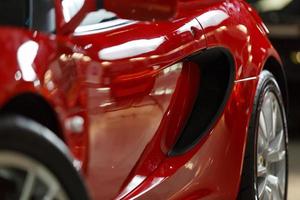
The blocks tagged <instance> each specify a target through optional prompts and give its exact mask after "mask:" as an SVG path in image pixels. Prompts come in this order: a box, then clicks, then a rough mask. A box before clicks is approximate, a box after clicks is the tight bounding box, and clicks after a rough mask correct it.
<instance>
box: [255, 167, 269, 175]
mask: <svg viewBox="0 0 300 200" xmlns="http://www.w3.org/2000/svg"><path fill="white" fill-rule="evenodd" d="M266 175H267V168H266V167H264V166H262V165H259V166H258V167H257V177H265V176H266Z"/></svg>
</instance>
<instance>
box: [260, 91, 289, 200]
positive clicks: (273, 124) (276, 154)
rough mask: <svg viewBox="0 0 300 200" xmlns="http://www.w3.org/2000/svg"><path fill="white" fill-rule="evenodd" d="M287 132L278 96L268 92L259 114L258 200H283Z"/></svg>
mask: <svg viewBox="0 0 300 200" xmlns="http://www.w3.org/2000/svg"><path fill="white" fill-rule="evenodd" d="M285 137H286V129H285V126H284V116H283V115H282V110H281V107H280V104H279V102H278V99H277V97H276V95H275V94H274V93H272V92H267V93H266V94H265V96H264V100H263V103H262V107H261V110H260V113H259V127H258V132H257V141H256V145H257V146H256V148H257V149H256V158H257V161H256V162H257V163H256V166H257V167H256V180H257V183H256V184H257V188H258V190H257V192H258V199H259V200H282V199H283V198H284V196H285V192H286V191H285V184H286V159H285V156H286V145H285V142H286V140H285Z"/></svg>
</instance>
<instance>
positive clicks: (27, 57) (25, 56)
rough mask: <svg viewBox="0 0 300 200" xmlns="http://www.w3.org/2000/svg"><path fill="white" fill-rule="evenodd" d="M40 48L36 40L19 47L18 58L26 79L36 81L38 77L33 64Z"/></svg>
mask: <svg viewBox="0 0 300 200" xmlns="http://www.w3.org/2000/svg"><path fill="white" fill-rule="evenodd" d="M38 49H39V45H38V43H36V42H34V41H27V42H25V43H24V44H22V45H21V46H20V47H19V49H18V52H17V58H18V63H19V66H20V70H21V72H22V77H23V79H24V81H34V80H35V79H36V73H35V71H34V69H33V66H32V64H33V61H34V59H35V57H36V55H37V52H38Z"/></svg>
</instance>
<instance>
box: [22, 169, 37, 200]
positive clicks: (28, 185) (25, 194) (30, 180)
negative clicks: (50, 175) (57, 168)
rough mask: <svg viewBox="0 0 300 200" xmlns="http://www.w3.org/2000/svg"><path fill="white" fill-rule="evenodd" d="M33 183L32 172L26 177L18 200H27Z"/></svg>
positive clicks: (33, 175) (33, 176)
mask: <svg viewBox="0 0 300 200" xmlns="http://www.w3.org/2000/svg"><path fill="white" fill-rule="evenodd" d="M34 181H35V174H34V173H33V172H29V173H28V174H27V176H26V179H25V183H24V185H23V189H22V193H21V195H20V200H27V199H29V197H30V195H31V192H32V190H33V186H34Z"/></svg>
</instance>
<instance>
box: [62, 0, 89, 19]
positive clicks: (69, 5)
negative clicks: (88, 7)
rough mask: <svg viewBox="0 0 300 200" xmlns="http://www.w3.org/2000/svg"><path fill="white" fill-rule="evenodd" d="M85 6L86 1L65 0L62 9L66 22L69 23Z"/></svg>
mask: <svg viewBox="0 0 300 200" xmlns="http://www.w3.org/2000/svg"><path fill="white" fill-rule="evenodd" d="M83 5H84V0H76V1H74V0H63V1H62V7H63V15H64V19H65V21H66V22H67V23H68V22H69V21H70V20H71V18H72V17H74V16H75V15H76V14H77V13H78V12H79V10H80V9H81V8H82V7H83Z"/></svg>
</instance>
